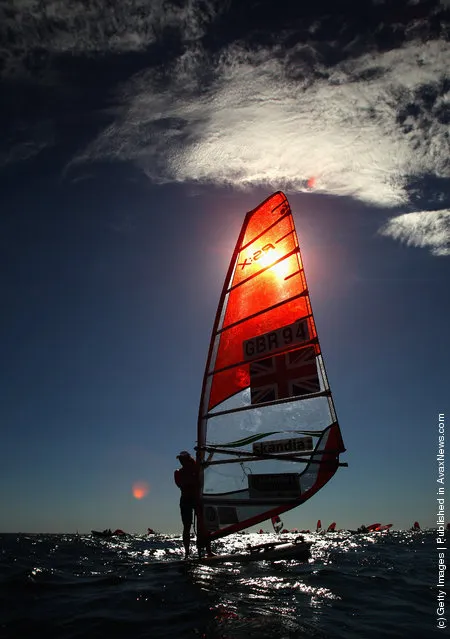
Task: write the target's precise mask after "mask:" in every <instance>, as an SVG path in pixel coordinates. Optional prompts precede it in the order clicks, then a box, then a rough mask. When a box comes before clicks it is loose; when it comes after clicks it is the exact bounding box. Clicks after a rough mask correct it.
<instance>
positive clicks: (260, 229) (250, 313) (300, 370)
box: [197, 192, 345, 539]
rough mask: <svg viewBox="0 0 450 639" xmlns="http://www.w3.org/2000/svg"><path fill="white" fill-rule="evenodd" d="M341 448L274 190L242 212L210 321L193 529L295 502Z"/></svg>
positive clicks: (233, 524)
mask: <svg viewBox="0 0 450 639" xmlns="http://www.w3.org/2000/svg"><path fill="white" fill-rule="evenodd" d="M344 450H345V448H344V445H343V442H342V438H341V433H340V429H339V425H338V423H337V419H336V413H335V409H334V405H333V400H332V397H331V392H330V388H329V385H328V380H327V376H326V372H325V367H324V364H323V359H322V355H321V350H320V344H319V340H318V338H317V333H316V328H315V324H314V319H313V314H312V309H311V304H310V300H309V294H308V289H307V284H306V279H305V274H304V270H303V264H302V260H301V255H300V249H299V245H298V240H297V235H296V232H295V227H294V220H293V217H292V214H291V210H290V207H289V203H288V201H287V199H286V196H285V195H284V194H283V193H281V192H277V193H275V194H273V195H272V196H271V197H269V198H268V199H267V200H265V201H264V202H263V203H262V204H261V205H260V206H258V207H257V208H256V209H254V210H253V211H251V212H249V213H247V215H246V217H245V221H244V224H243V227H242V230H241V233H240V236H239V239H238V242H237V245H236V248H235V250H234V253H233V257H232V260H231V263H230V267H229V270H228V274H227V277H226V280H225V284H224V288H223V290H222V295H221V298H220V301H219V307H218V310H217V315H216V319H215V323H214V327H213V332H212V337H211V343H210V349H209V354H208V360H207V365H206V370H205V376H204V380H203V389H202V397H201V401H200V409H199V420H198V447H197V460H198V462H199V465H200V468H201V471H200V478H201V494H200V505H201V508H200V512H199V528H200V530H201V531H203V535H204V536H208V537H209V538H211V539H213V538H217V537H222V536H224V535H227V534H229V533H232V532H236V531H238V530H241V529H243V528H247V527H248V526H252V525H254V524H257V523H259V522H261V521H263V520H265V519H270V518H271V517H275V516H276V515H279V514H280V513H282V512H284V511H287V510H290V509H291V508H295V507H296V506H298V505H299V504H301V503H303V502H304V501H306V500H307V499H309V498H310V497H312V495H314V494H315V493H316V492H317V491H318V490H319V489H320V488H321V487H322V486H323V485H324V484H325V483H326V482H327V481H329V479H331V477H332V476H333V475H334V473H335V471H336V469H337V468H338V466H339V465H342V464H340V463H339V454H340V453H342V452H343V451H344Z"/></svg>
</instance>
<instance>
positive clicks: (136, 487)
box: [133, 481, 150, 499]
mask: <svg viewBox="0 0 450 639" xmlns="http://www.w3.org/2000/svg"><path fill="white" fill-rule="evenodd" d="M149 490H150V486H149V485H148V484H147V483H146V482H145V481H137V482H135V483H134V484H133V496H134V497H136V499H143V498H144V497H145V496H146V495H148V493H149Z"/></svg>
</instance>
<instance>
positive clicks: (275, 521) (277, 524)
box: [272, 515, 283, 533]
mask: <svg viewBox="0 0 450 639" xmlns="http://www.w3.org/2000/svg"><path fill="white" fill-rule="evenodd" d="M272 526H273V529H274V531H275V532H276V533H280V532H281V531H282V530H283V522H282V521H281V519H280V518H279V516H278V515H275V517H272Z"/></svg>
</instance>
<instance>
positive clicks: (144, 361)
mask: <svg viewBox="0 0 450 639" xmlns="http://www.w3.org/2000/svg"><path fill="white" fill-rule="evenodd" d="M303 4H304V3H294V2H287V1H285V0H276V1H273V0H272V1H269V0H258V1H257V0H249V1H247V2H245V3H243V2H241V0H228V1H227V2H223V1H222V0H221V1H219V0H184V1H183V0H178V1H175V0H173V1H170V0H164V1H163V0H160V1H154V2H151V3H149V2H147V1H144V0H135V1H133V2H131V0H122V1H121V2H117V3H111V2H105V0H92V1H90V2H89V1H87V0H84V1H82V0H80V1H79V2H72V3H70V4H69V3H66V2H62V1H61V0H54V1H49V2H46V3H42V2H40V1H39V0H0V83H1V84H0V95H1V99H0V258H1V264H2V268H1V269H0V285H1V291H2V298H3V299H2V311H1V314H0V442H1V445H0V504H1V509H0V531H3V532H19V531H22V532H74V531H76V530H78V531H79V532H89V531H90V530H91V529H103V528H106V527H110V528H112V529H114V528H122V529H123V530H126V531H128V532H136V533H144V532H146V530H147V527H151V528H154V529H156V530H159V531H162V532H168V533H177V532H180V528H181V522H180V517H179V510H178V501H179V491H178V489H177V487H176V486H175V485H174V482H173V471H174V469H175V468H177V460H176V455H177V454H178V453H179V451H180V450H183V449H188V450H191V451H193V447H194V446H195V443H196V441H195V439H196V423H197V413H198V406H199V401H200V392H201V384H202V377H203V371H204V367H205V363H206V356H207V351H208V346H209V340H210V334H211V329H212V323H213V320H214V316H215V312H216V308H217V304H218V300H219V295H220V291H221V288H222V285H223V281H224V278H225V274H226V271H227V268H228V264H229V261H230V259H231V254H232V251H233V248H234V245H235V243H236V239H237V236H238V233H239V230H240V227H241V225H242V223H243V220H244V216H245V213H246V212H247V211H249V210H251V209H253V208H254V207H255V206H257V205H258V204H259V203H260V202H261V201H262V200H264V199H265V198H266V197H268V196H269V195H270V194H271V193H272V192H274V191H277V190H283V191H284V192H285V193H286V195H287V197H288V199H289V202H290V204H291V208H292V210H293V213H294V218H295V222H296V227H297V233H298V236H299V242H300V248H301V252H302V256H303V259H304V264H305V270H306V276H307V280H308V284H309V291H310V296H311V302H312V306H313V311H314V315H315V320H316V325H317V330H318V334H319V338H320V341H321V345H322V351H323V354H324V360H325V364H326V367H327V372H328V377H329V381H330V386H331V389H332V392H333V397H334V401H335V405H336V409H337V414H338V418H339V422H340V426H341V431H342V435H343V439H344V443H345V446H346V448H347V452H346V453H345V454H344V455H343V456H342V457H341V461H346V462H348V468H342V469H339V470H338V472H337V473H336V475H335V476H334V478H333V479H332V480H331V481H330V482H329V483H328V484H327V485H326V486H325V487H324V488H323V490H321V491H320V492H319V493H318V494H317V495H315V496H314V497H313V498H312V499H311V500H310V501H308V502H307V503H306V504H304V505H303V506H301V507H299V508H297V509H295V510H293V511H291V512H290V513H286V514H285V515H284V516H283V520H284V522H285V525H286V527H288V528H291V527H296V528H314V527H315V524H316V521H317V519H319V518H320V519H321V520H322V523H323V525H328V524H329V523H331V522H332V521H336V522H337V527H338V528H355V527H357V526H359V525H361V524H363V523H365V524H370V523H372V522H375V521H377V522H378V521H380V522H382V523H392V524H393V527H394V528H395V529H402V528H408V527H410V526H411V525H412V524H413V522H414V521H415V520H418V521H419V522H420V524H421V525H422V527H427V526H435V525H436V512H437V503H436V492H437V486H438V484H437V483H436V479H437V477H438V469H437V461H436V454H437V443H438V419H439V414H440V413H441V414H444V415H445V420H446V421H448V418H449V415H450V405H449V391H448V388H449V381H450V379H449V378H450V375H449V372H448V354H449V352H450V331H449V328H448V327H449V320H448V315H449V311H450V295H449V276H450V265H449V264H450V263H449V259H450V159H449V158H450V153H449V151H450V126H449V125H450V72H449V66H448V60H449V59H450V42H449V30H450V2H449V1H445V2H444V1H443V0H441V1H437V0H436V1H434V0H430V1H424V2H421V1H409V2H407V1H405V0H395V1H394V0H392V1H386V2H383V1H381V0H377V1H371V2H369V1H368V0H358V1H357V2H356V1H354V2H351V1H347V2H334V1H331V0H330V1H323V0H317V1H316V2H314V3H311V4H310V5H306V6H300V5H303ZM447 432H449V431H447ZM449 438H450V434H448V435H447V439H446V442H449V444H447V447H448V446H450V439H449ZM137 482H144V484H145V485H148V487H149V490H148V494H146V495H145V496H144V497H142V498H136V497H135V496H134V495H133V485H135V484H136V483H137ZM144 492H145V491H144ZM138 496H139V494H138ZM447 508H448V507H447ZM446 520H447V521H448V520H450V514H449V513H448V511H447V514H446ZM263 528H265V529H267V530H269V526H267V525H266V526H263Z"/></svg>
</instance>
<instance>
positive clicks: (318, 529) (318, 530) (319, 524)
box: [316, 519, 322, 532]
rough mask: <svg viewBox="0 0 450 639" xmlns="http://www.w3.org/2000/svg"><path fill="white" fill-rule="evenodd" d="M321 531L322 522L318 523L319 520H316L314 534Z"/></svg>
mask: <svg viewBox="0 0 450 639" xmlns="http://www.w3.org/2000/svg"><path fill="white" fill-rule="evenodd" d="M321 530H322V522H321V521H320V519H318V520H317V525H316V532H321Z"/></svg>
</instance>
